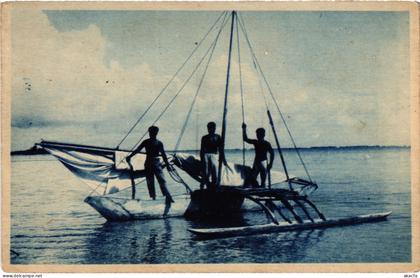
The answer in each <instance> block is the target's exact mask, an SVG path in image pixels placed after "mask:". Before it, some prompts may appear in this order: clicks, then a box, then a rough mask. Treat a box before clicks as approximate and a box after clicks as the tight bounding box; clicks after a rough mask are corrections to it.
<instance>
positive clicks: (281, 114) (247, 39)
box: [238, 16, 312, 182]
mask: <svg viewBox="0 0 420 278" xmlns="http://www.w3.org/2000/svg"><path fill="white" fill-rule="evenodd" d="M238 18H239V23H240V26H241V29H242V31H243V33H244V35H245V38H246V41H247V43H248V46H249V49H250V51H251V54H252V57H253V60H254V62H255V64H254V65H256V67H257V68H258V70H259V73H260V74H261V76H262V77H263V79H264V82H265V84H266V86H267V89H268V91H269V93H270V95H271V98H272V99H273V101H274V104H275V106H276V108H277V111H278V113H279V114H280V117H281V119H282V122H283V124H284V126H285V128H286V130H287V133H288V134H289V137H290V139H291V141H292V144H293V147H294V149H295V151H296V153H297V155H298V157H299V160H300V162H301V164H302V166H303V168H304V170H305V173H306V175H307V176H308V179H309V181H310V182H312V179H311V176H310V174H309V171H308V169H307V167H306V165H305V162H304V161H303V159H302V156H301V154H300V151H299V149H298V147H297V145H296V142H295V140H294V139H293V136H292V133H291V131H290V129H289V126H288V125H287V123H286V120H285V118H284V116H283V113H282V112H281V110H280V106H279V104H278V102H277V100H276V98H275V97H274V94H273V92H272V90H271V87H270V84H269V83H268V81H267V78H266V77H265V75H264V72H263V71H262V69H261V66H260V64H259V62H258V60H257V57H256V55H255V52H254V50H253V48H252V45H251V42H250V40H249V38H248V33H247V31H246V27H245V23H244V22H243V20H242V17H241V16H238Z"/></svg>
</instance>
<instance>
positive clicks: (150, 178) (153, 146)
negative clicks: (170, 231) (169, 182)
mask: <svg viewBox="0 0 420 278" xmlns="http://www.w3.org/2000/svg"><path fill="white" fill-rule="evenodd" d="M158 132H159V128H158V127H157V126H151V127H149V138H148V139H146V140H144V141H143V142H141V144H140V145H139V146H138V147H137V149H136V150H134V151H133V152H132V153H131V154H130V155H128V156H127V158H126V159H127V162H128V163H130V161H131V158H132V157H133V156H134V155H135V154H137V153H139V152H140V151H141V150H142V149H143V148H145V149H146V161H145V163H144V170H145V172H146V182H147V187H148V189H149V195H150V197H151V198H153V200H155V199H156V191H155V176H156V179H157V180H158V183H159V186H160V191H161V192H162V195H163V196H165V197H166V204H170V203H173V202H174V200H173V199H172V196H171V194H170V193H169V190H168V188H167V187H166V180H165V175H164V174H163V171H162V166H161V163H160V159H159V156H160V155H161V156H162V158H163V161H164V162H165V164H166V167H167V168H168V171H172V170H173V168H172V166H171V165H170V164H169V162H168V158H167V156H166V153H165V150H164V148H163V144H162V142H161V141H159V140H158V139H157V134H158Z"/></svg>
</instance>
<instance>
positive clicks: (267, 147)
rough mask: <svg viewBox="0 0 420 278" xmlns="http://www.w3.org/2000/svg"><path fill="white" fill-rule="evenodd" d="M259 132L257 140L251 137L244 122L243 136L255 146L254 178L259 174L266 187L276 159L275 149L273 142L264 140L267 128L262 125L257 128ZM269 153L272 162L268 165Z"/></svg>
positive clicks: (262, 183) (262, 184) (263, 185)
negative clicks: (269, 172) (268, 173)
mask: <svg viewBox="0 0 420 278" xmlns="http://www.w3.org/2000/svg"><path fill="white" fill-rule="evenodd" d="M256 133H257V140H255V139H249V138H248V136H247V134H246V124H245V123H243V124H242V137H243V140H244V141H245V142H247V143H248V144H253V145H254V148H255V158H254V164H253V166H252V173H253V175H254V178H255V179H256V178H257V177H258V175H260V178H261V184H260V186H261V187H265V180H266V177H267V171H270V170H271V168H272V167H273V161H274V151H273V148H272V147H271V144H270V143H269V142H268V141H266V140H264V137H265V129H264V128H262V127H260V128H258V129H257V130H256ZM267 153H269V154H270V162H269V163H268V165H266V163H267V162H266V161H267Z"/></svg>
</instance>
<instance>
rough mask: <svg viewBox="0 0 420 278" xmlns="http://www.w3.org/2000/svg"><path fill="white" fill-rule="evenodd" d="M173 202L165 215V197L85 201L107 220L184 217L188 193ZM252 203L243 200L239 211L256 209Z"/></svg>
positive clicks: (108, 198) (105, 198)
mask: <svg viewBox="0 0 420 278" xmlns="http://www.w3.org/2000/svg"><path fill="white" fill-rule="evenodd" d="M173 198H174V200H175V203H173V204H172V205H171V207H170V209H169V211H168V213H167V214H166V215H164V214H165V199H164V198H160V199H157V200H139V199H134V200H132V199H127V198H118V197H111V196H89V197H87V198H86V199H85V202H86V203H87V204H89V205H90V206H91V207H92V208H94V209H95V210H96V211H97V212H98V213H99V214H100V215H102V216H103V217H104V218H105V219H106V220H108V221H131V220H152V219H162V218H168V217H184V216H185V212H186V211H187V208H188V207H189V205H190V201H191V198H190V196H189V195H180V196H174V197H173ZM258 209H259V208H258V207H256V206H255V205H254V204H253V203H248V202H244V203H243V204H242V207H240V211H253V210H258Z"/></svg>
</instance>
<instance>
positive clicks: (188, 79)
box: [132, 21, 227, 150]
mask: <svg viewBox="0 0 420 278" xmlns="http://www.w3.org/2000/svg"><path fill="white" fill-rule="evenodd" d="M226 23H227V21H225V22H224V24H223V25H222V26H221V29H223V27H224V26H225V25H226ZM215 42H216V39H215V40H214V41H213V43H212V45H211V46H210V47H209V48H208V49H207V51H206V53H205V54H204V55H203V57H202V58H201V59H200V61H199V62H198V64H197V66H196V67H195V68H194V70H193V72H192V73H191V74H190V76H189V77H188V78H187V80H186V81H185V82H184V84H183V85H182V86H181V88H180V89H179V90H178V92H177V93H176V94H175V95H174V96H173V97H172V99H171V100H170V101H169V103H168V104H167V105H166V107H165V108H164V109H163V111H162V112H161V113H160V114H159V116H158V117H157V118H156V119H155V121H154V122H153V123H152V125H154V124H156V123H157V122H158V121H159V120H160V118H161V117H162V116H163V115H164V114H165V112H166V111H167V110H168V108H169V107H170V106H171V105H172V103H173V102H174V100H175V99H176V98H177V97H178V95H179V94H180V93H181V92H182V91H183V89H184V88H185V86H186V85H187V84H188V82H189V81H190V79H191V78H192V77H193V75H194V74H195V73H196V71H197V70H198V68H199V67H200V66H201V64H202V63H203V61H204V59H205V58H206V57H207V55H208V54H209V52H210V50H211V49H212V47H213V44H214V43H215ZM146 134H147V131H146V132H145V133H144V134H143V135H142V136H141V137H140V139H139V140H138V141H137V143H136V144H135V145H134V147H133V148H132V150H134V149H135V148H136V147H137V145H139V144H140V142H141V141H142V140H143V138H144V137H145V136H146Z"/></svg>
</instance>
